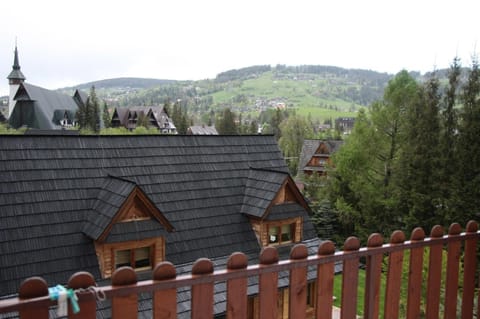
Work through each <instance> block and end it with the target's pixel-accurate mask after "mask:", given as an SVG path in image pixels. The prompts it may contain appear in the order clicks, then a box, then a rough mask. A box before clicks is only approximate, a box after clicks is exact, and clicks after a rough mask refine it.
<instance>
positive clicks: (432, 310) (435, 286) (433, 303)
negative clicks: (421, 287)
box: [426, 225, 443, 319]
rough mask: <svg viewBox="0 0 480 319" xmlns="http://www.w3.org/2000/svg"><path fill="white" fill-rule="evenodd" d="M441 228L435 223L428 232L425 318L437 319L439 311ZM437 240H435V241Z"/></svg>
mask: <svg viewBox="0 0 480 319" xmlns="http://www.w3.org/2000/svg"><path fill="white" fill-rule="evenodd" d="M442 237H443V228H442V227H441V226H439V225H436V226H434V227H433V228H432V231H431V232H430V240H431V241H432V244H431V245H430V260H429V263H428V281H427V309H426V318H427V319H438V317H439V311H440V288H441V285H442V251H443V243H442V241H441V240H440V239H442ZM435 241H437V242H435Z"/></svg>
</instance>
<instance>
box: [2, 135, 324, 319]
mask: <svg viewBox="0 0 480 319" xmlns="http://www.w3.org/2000/svg"><path fill="white" fill-rule="evenodd" d="M286 178H288V168H287V166H286V164H285V161H284V160H283V158H282V154H281V152H280V150H279V148H278V146H277V144H276V141H275V139H274V137H273V136H262V135H255V136H218V135H217V136H215V135H190V136H179V135H148V136H69V135H65V136H64V135H45V136H43V135H30V136H27V135H24V136H15V135H8V136H7V135H4V136H0V251H1V255H0V269H1V272H0V296H5V295H9V294H15V293H16V292H17V289H18V287H19V285H20V283H21V281H22V280H24V279H25V278H27V277H30V276H42V277H44V278H45V279H46V280H47V282H48V284H49V286H53V285H55V284H57V283H65V282H67V280H68V278H69V277H70V276H71V275H72V274H73V273H75V272H77V271H80V270H84V271H88V272H91V273H92V274H93V275H94V277H95V278H97V280H99V282H100V283H101V280H100V279H99V278H101V276H100V271H99V265H98V260H97V256H96V254H95V248H94V240H93V239H92V238H98V236H99V235H100V234H101V232H102V231H103V230H104V229H105V227H106V225H107V224H108V223H109V222H110V221H111V218H112V216H114V215H115V213H116V212H118V208H119V207H121V205H122V204H123V203H124V202H125V199H126V198H127V197H128V196H129V194H131V192H132V191H133V190H134V189H135V188H139V189H140V190H141V191H142V192H143V193H144V194H145V195H146V196H147V197H148V199H149V200H150V201H151V203H152V204H153V205H154V206H155V207H156V208H158V211H159V212H161V214H162V216H163V217H164V218H165V219H166V220H167V221H168V223H170V225H171V227H173V228H174V229H175V231H168V229H167V228H166V227H164V226H163V225H162V223H160V222H159V221H158V220H156V219H154V218H152V219H150V220H141V221H136V222H130V223H116V224H114V225H113V227H112V228H111V229H110V230H109V233H108V237H107V238H106V242H118V241H122V240H140V239H146V238H152V237H157V236H163V237H164V238H165V243H166V247H165V251H166V255H165V259H166V260H168V261H170V262H172V263H173V264H175V265H185V267H186V268H185V269H187V268H188V267H191V263H192V262H194V261H195V260H197V259H198V258H200V257H207V258H212V259H213V260H224V259H225V258H226V257H228V256H229V255H230V254H231V253H232V252H235V251H242V252H244V253H245V254H247V255H248V256H254V257H251V258H257V256H258V255H259V253H260V249H261V247H260V246H259V243H258V241H257V238H256V236H255V234H254V232H253V231H252V227H251V225H250V223H249V219H248V216H247V215H246V214H244V213H242V212H243V211H244V209H245V205H246V204H245V203H251V206H249V207H253V208H258V210H256V211H254V212H253V210H251V211H250V210H249V212H250V213H252V212H253V213H254V214H260V208H262V207H267V206H268V204H269V203H268V199H270V198H273V196H275V195H274V194H276V193H277V192H278V189H279V187H281V185H282V183H283V182H284V181H285V179H286ZM255 192H256V194H257V195H258V194H260V193H261V194H262V196H260V197H259V196H255V195H256V194H255ZM263 196H264V197H263ZM262 198H264V199H266V200H265V201H264V200H262ZM295 214H297V216H298V215H301V216H303V217H304V231H303V240H305V241H308V240H315V239H316V234H315V232H314V231H313V226H312V225H311V223H310V222H309V219H308V213H307V211H306V210H305V209H304V208H303V207H302V206H300V205H294V204H290V203H289V204H283V205H274V206H273V207H272V209H271V213H270V214H269V218H280V217H282V218H283V216H285V217H290V216H292V215H295ZM220 264H221V263H220ZM177 271H178V272H179V273H181V272H182V271H181V270H177ZM217 297H218V298H220V299H221V298H223V297H221V296H217ZM217 297H216V298H217ZM179 298H181V299H182V298H184V299H185V300H184V302H182V300H183V299H182V300H180V299H179V309H181V308H182V307H183V306H185V305H186V302H187V301H186V300H188V291H187V292H185V293H184V294H180V295H179ZM222 302H223V301H217V303H219V304H222ZM150 303H151V302H150ZM219 307H220V306H219ZM222 307H223V308H224V306H222ZM187 308H188V307H187ZM215 308H216V309H217V306H216V307H215ZM220 308H221V307H220ZM220 308H218V309H220ZM145 309H146V310H147V311H148V310H149V309H150V308H149V306H148V302H147V303H146V306H145ZM182 309H183V308H182ZM105 311H107V312H108V309H107V310H105ZM183 312H185V313H188V312H189V309H184V310H183V311H182V313H183ZM101 316H102V317H103V315H101ZM106 316H107V317H108V314H107V315H106ZM147 316H148V315H147ZM179 317H181V316H179Z"/></svg>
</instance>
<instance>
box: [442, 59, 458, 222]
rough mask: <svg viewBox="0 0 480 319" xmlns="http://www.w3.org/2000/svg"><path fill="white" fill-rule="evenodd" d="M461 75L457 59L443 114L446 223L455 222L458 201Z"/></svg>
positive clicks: (452, 70) (451, 68)
mask: <svg viewBox="0 0 480 319" xmlns="http://www.w3.org/2000/svg"><path fill="white" fill-rule="evenodd" d="M460 75H461V64H460V59H459V58H458V57H455V58H454V59H453V62H452V64H451V65H450V70H449V72H448V86H447V88H446V90H445V96H444V99H443V108H442V114H441V122H442V132H441V134H440V159H441V163H440V167H441V173H442V174H441V175H440V176H439V178H440V180H439V185H440V192H441V196H440V198H441V199H440V203H439V210H440V211H441V214H442V215H443V216H444V219H445V220H444V222H445V223H449V222H454V220H453V219H452V217H451V216H450V215H452V213H453V208H454V206H455V205H454V202H455V201H456V200H455V195H454V194H455V192H454V191H453V190H454V189H456V188H457V187H458V185H457V180H456V179H455V174H456V172H457V170H458V161H457V158H456V150H457V131H458V115H457V111H456V108H455V106H456V104H457V100H458V97H457V92H458V89H459V87H460Z"/></svg>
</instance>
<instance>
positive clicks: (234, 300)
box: [227, 252, 248, 319]
mask: <svg viewBox="0 0 480 319" xmlns="http://www.w3.org/2000/svg"><path fill="white" fill-rule="evenodd" d="M247 266H248V258H247V256H245V254H243V253H240V252H237V253H233V254H232V255H230V257H229V258H228V261H227V270H228V271H229V272H233V271H237V270H242V269H247ZM247 284H248V277H241V278H236V279H230V280H228V281H227V319H244V318H247Z"/></svg>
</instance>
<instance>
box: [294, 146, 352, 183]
mask: <svg viewBox="0 0 480 319" xmlns="http://www.w3.org/2000/svg"><path fill="white" fill-rule="evenodd" d="M342 144H343V141H342V140H308V139H306V140H304V141H303V146H302V151H301V153H300V161H299V163H298V175H301V174H302V173H303V170H304V168H305V167H306V166H307V164H308V162H309V161H310V160H311V159H312V157H313V156H314V155H318V154H319V153H317V152H318V150H319V149H320V147H321V146H322V145H323V146H325V150H326V153H325V154H324V155H326V156H330V155H331V154H333V153H334V152H336V151H337V150H338V149H339V148H340V146H341V145H342Z"/></svg>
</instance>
